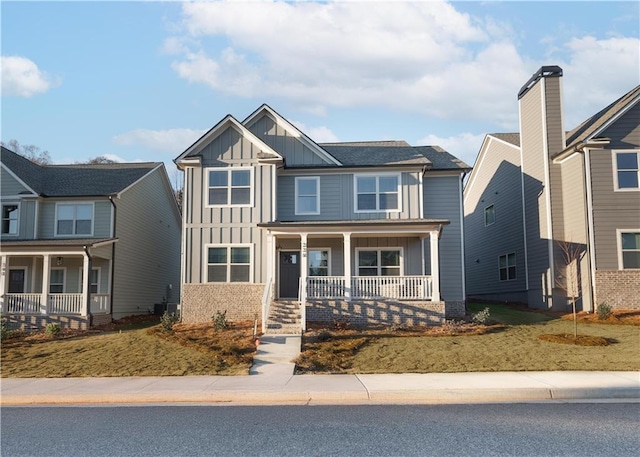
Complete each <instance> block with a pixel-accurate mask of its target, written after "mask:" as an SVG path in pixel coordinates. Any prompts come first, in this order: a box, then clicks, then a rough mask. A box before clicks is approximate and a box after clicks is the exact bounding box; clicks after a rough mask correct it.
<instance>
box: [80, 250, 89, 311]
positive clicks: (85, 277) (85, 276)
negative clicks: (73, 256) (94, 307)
mask: <svg viewBox="0 0 640 457" xmlns="http://www.w3.org/2000/svg"><path fill="white" fill-rule="evenodd" d="M82 259H83V260H82V306H81V308H80V309H81V310H82V311H81V312H80V314H81V315H82V316H88V315H89V310H88V306H87V304H88V301H87V297H88V293H89V284H91V270H90V269H89V266H90V261H89V256H88V255H87V254H86V253H85V254H83V256H82Z"/></svg>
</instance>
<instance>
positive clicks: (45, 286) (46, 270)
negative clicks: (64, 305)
mask: <svg viewBox="0 0 640 457" xmlns="http://www.w3.org/2000/svg"><path fill="white" fill-rule="evenodd" d="M50 262H51V256H50V255H49V254H45V255H44V256H42V298H40V314H47V311H48V308H49V306H48V304H49V278H50V276H51V267H50Z"/></svg>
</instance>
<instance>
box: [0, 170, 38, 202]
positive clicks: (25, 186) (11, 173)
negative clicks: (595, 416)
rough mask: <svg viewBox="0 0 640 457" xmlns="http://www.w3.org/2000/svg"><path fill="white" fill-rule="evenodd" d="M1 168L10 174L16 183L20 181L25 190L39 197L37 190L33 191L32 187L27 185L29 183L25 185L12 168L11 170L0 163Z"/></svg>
mask: <svg viewBox="0 0 640 457" xmlns="http://www.w3.org/2000/svg"><path fill="white" fill-rule="evenodd" d="M0 166H1V167H2V168H4V170H5V171H6V172H7V173H9V174H10V175H11V177H12V178H13V179H15V180H16V181H18V182H19V183H20V185H21V186H23V187H24V188H25V189H27V190H28V191H29V192H31V194H32V195H33V196H38V192H36V191H35V190H33V189H32V188H31V186H29V185H27V183H25V182H24V181H23V180H22V179H20V177H19V176H18V175H16V174H15V173H14V172H13V171H11V168H9V167H8V166H6V165H5V164H4V163H2V162H0ZM23 196H25V195H21V197H23Z"/></svg>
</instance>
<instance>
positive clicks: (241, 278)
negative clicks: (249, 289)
mask: <svg viewBox="0 0 640 457" xmlns="http://www.w3.org/2000/svg"><path fill="white" fill-rule="evenodd" d="M230 281H231V282H249V265H231V279H230Z"/></svg>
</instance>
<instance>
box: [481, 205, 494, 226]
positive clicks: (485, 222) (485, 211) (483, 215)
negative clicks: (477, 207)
mask: <svg viewBox="0 0 640 457" xmlns="http://www.w3.org/2000/svg"><path fill="white" fill-rule="evenodd" d="M489 208H493V222H492V223H490V224H487V210H488V209H489ZM482 217H483V218H484V226H485V227H491V226H492V225H493V224H495V223H496V207H495V205H489V206H485V207H484V212H483V213H482Z"/></svg>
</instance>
